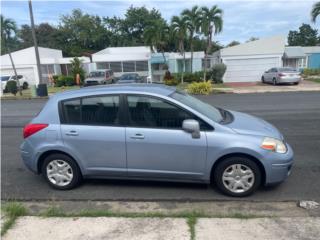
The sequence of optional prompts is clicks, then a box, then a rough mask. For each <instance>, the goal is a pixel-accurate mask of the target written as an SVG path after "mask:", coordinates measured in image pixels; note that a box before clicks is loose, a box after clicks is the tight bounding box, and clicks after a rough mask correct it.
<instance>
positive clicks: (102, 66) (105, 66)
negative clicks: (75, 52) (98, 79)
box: [97, 62, 110, 70]
mask: <svg viewBox="0 0 320 240" xmlns="http://www.w3.org/2000/svg"><path fill="white" fill-rule="evenodd" d="M97 69H98V70H100V69H110V63H109V62H97Z"/></svg>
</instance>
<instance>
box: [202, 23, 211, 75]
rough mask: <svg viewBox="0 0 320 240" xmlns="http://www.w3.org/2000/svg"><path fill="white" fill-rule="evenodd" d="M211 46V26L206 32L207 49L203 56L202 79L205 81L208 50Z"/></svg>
mask: <svg viewBox="0 0 320 240" xmlns="http://www.w3.org/2000/svg"><path fill="white" fill-rule="evenodd" d="M211 46H212V26H210V27H209V32H208V39H207V50H206V53H205V57H204V59H205V62H204V71H203V81H206V73H207V58H208V53H209V50H210V49H211Z"/></svg>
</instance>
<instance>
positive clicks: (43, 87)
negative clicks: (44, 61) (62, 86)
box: [29, 0, 48, 96]
mask: <svg viewBox="0 0 320 240" xmlns="http://www.w3.org/2000/svg"><path fill="white" fill-rule="evenodd" d="M29 12H30V20H31V32H32V38H33V45H34V50H35V53H36V61H37V69H38V77H39V85H38V89H41V90H42V91H39V92H38V95H40V96H47V95H48V90H47V84H46V83H44V82H43V79H42V74H41V65H40V57H39V50H38V43H37V37H36V31H35V27H34V19H33V11H32V3H31V0H29Z"/></svg>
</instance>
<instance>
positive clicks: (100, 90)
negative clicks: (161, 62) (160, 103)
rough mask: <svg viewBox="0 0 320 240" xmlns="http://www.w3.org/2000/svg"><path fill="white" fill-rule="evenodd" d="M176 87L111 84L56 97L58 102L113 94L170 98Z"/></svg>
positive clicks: (68, 92)
mask: <svg viewBox="0 0 320 240" xmlns="http://www.w3.org/2000/svg"><path fill="white" fill-rule="evenodd" d="M175 91H176V88H175V87H170V86H167V85H164V84H150V83H149V84H146V83H144V84H139V83H135V84H111V85H102V86H101V85H99V86H91V87H83V88H80V89H77V90H69V91H64V92H61V93H57V94H55V95H54V97H56V98H58V100H62V99H66V98H76V97H82V96H86V95H95V94H96V95H99V94H108V93H109V94H111V93H143V94H147V93H151V94H158V95H163V96H168V95H170V94H171V93H173V92H175Z"/></svg>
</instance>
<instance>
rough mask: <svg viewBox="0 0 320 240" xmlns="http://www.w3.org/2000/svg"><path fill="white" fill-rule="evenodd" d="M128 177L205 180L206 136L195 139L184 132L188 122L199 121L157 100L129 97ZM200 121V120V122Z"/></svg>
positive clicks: (145, 97)
mask: <svg viewBox="0 0 320 240" xmlns="http://www.w3.org/2000/svg"><path fill="white" fill-rule="evenodd" d="M126 99H127V108H128V110H127V113H128V123H127V125H128V126H127V127H126V147H127V168H128V176H130V177H143V178H166V179H190V180H199V179H202V178H203V176H204V169H205V163H206V151H207V141H206V136H205V132H204V131H201V134H200V138H192V136H191V134H190V133H187V132H185V131H183V130H182V122H183V120H185V119H195V118H196V117H195V116H194V115H193V114H191V113H189V112H187V111H185V110H183V109H182V108H180V107H178V106H176V105H174V104H172V103H170V102H168V101H166V100H164V99H161V98H158V97H153V96H147V95H127V96H126ZM197 120H198V119H197Z"/></svg>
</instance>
